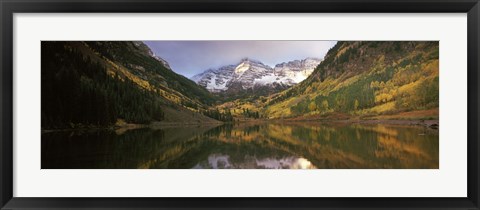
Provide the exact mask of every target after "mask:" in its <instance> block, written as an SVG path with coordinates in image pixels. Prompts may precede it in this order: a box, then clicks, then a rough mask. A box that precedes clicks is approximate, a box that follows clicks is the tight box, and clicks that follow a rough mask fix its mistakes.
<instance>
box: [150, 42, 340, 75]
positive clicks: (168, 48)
mask: <svg viewBox="0 0 480 210" xmlns="http://www.w3.org/2000/svg"><path fill="white" fill-rule="evenodd" d="M144 42H145V44H147V45H148V46H149V47H150V48H151V49H152V51H153V52H154V53H155V54H156V55H157V56H159V57H161V58H163V59H165V60H166V61H167V62H168V63H169V64H170V67H172V69H173V70H174V71H175V72H177V73H179V74H182V75H184V76H186V77H188V78H190V77H192V76H194V75H196V74H198V73H201V72H203V71H205V70H207V69H209V68H218V67H221V66H224V65H231V64H238V63H239V62H240V60H241V59H242V58H247V57H248V58H251V59H255V60H259V61H261V62H262V63H264V64H267V65H269V66H271V67H274V66H275V64H279V63H282V62H288V61H292V60H300V59H305V58H307V57H313V58H323V57H324V56H325V54H326V53H327V51H328V50H329V49H330V48H331V47H333V45H335V43H336V41H144Z"/></svg>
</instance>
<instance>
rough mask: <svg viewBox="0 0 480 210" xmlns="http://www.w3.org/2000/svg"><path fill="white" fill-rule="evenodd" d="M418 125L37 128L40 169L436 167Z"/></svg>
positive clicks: (428, 134) (435, 155) (434, 142)
mask: <svg viewBox="0 0 480 210" xmlns="http://www.w3.org/2000/svg"><path fill="white" fill-rule="evenodd" d="M438 150H439V137H438V130H432V129H428V128H425V127H423V126H407V125H368V124H320V123H294V124H292V123H288V124H278V123H260V124H237V125H232V124H227V125H221V126H189V127H168V128H142V129H135V130H126V131H120V130H118V131H112V130H91V131H74V132H72V131H68V132H65V131H64V132H48V133H43V134H42V160H41V162H42V168H43V169H72V168H73V169H136V168H141V169H143V168H151V169H190V168H197V169H210V168H241V169H259V168H268V169H279V168H285V169H289V168H292V169H334V168H341V169H363V168H399V169H400V168H410V169H431V168H434V169H435V168H438V167H439V161H438V159H439V152H438Z"/></svg>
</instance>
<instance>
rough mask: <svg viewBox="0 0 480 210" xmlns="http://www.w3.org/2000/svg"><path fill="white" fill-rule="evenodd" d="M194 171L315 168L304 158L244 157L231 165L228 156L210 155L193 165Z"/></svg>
mask: <svg viewBox="0 0 480 210" xmlns="http://www.w3.org/2000/svg"><path fill="white" fill-rule="evenodd" d="M194 168H196V169H226V168H237V169H241V168H265V169H314V168H315V166H313V165H312V163H310V161H308V160H307V159H305V158H298V157H285V158H280V159H275V158H265V159H261V160H259V159H257V158H255V157H248V156H246V157H245V159H244V161H242V162H239V163H231V162H230V156H229V155H218V154H212V155H210V156H208V160H207V161H203V162H200V163H198V164H197V165H195V167H194Z"/></svg>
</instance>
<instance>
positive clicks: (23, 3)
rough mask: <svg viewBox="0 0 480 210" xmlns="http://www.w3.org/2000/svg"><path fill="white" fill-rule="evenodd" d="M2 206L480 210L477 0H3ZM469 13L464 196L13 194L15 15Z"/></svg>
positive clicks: (0, 151)
mask: <svg viewBox="0 0 480 210" xmlns="http://www.w3.org/2000/svg"><path fill="white" fill-rule="evenodd" d="M0 8H1V21H2V22H1V29H0V30H1V34H0V36H1V45H0V46H1V50H2V51H1V52H2V55H1V56H0V63H1V67H2V70H1V74H0V79H1V80H0V81H1V82H0V83H1V85H0V88H1V90H0V94H1V95H0V98H1V104H0V106H1V107H0V108H1V112H0V119H1V126H0V136H1V144H0V155H1V156H0V158H1V165H0V186H1V192H0V206H1V207H2V208H1V209H54V208H56V209H67V208H79V209H119V208H121V209H277V208H278V209H311V208H315V209H372V208H377V209H378V208H379V209H384V208H390V209H479V193H478V191H479V174H478V172H479V162H478V160H479V159H480V156H479V152H480V148H479V144H478V137H479V132H480V129H479V127H478V119H479V112H478V109H479V103H478V101H479V97H478V95H479V87H480V86H479V84H478V82H479V81H480V78H479V73H478V71H479V65H478V64H479V60H480V58H479V55H480V53H479V49H480V47H479V12H480V5H479V3H478V0H404V1H399V0H383V1H379V0H337V1H331V0H256V1H253V0H231V1H221V0H141V1H135V0H85V1H79V0H73V1H67V0H37V1H34V0H0ZM86 12H88V13H156V12H160V13H190V12H191V13H202V12H212V13H219V12H221V13H249V12H251V13H258V12H266V13H279V12H289V13H291V12H295V13H307V12H308V13H324V12H328V13H467V14H468V23H467V24H468V164H467V165H468V180H467V181H468V189H467V191H468V196H467V197H465V198H413V197H410V198H25V197H21V198H17V197H13V181H14V177H13V155H12V154H13V153H12V151H13V146H12V145H13V140H14V138H13V121H14V119H13V114H12V113H13V111H14V109H15V105H14V104H13V91H14V90H13V40H14V37H13V15H14V13H86Z"/></svg>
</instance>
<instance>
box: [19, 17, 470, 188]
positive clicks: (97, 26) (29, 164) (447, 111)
mask: <svg viewBox="0 0 480 210" xmlns="http://www.w3.org/2000/svg"><path fill="white" fill-rule="evenodd" d="M40 40H439V41H440V119H441V122H440V124H441V128H440V155H441V156H440V169H436V170H376V169H373V170H41V169H40V161H39V158H40ZM13 105H14V196H15V197H190V196H194V197H217V196H220V197H231V196H236V197H466V195H467V155H466V154H467V152H466V151H467V16H466V14H20V13H17V14H15V15H14V104H13Z"/></svg>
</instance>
